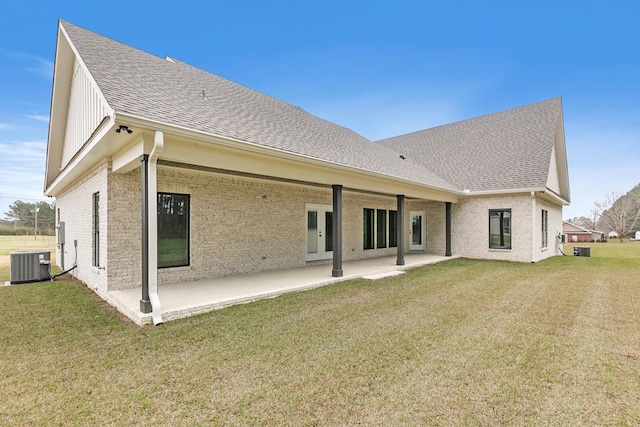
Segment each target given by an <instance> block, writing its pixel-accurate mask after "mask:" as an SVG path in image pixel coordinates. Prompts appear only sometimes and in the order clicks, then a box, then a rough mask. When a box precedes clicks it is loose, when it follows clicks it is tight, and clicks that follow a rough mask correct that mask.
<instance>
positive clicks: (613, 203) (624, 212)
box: [596, 192, 640, 239]
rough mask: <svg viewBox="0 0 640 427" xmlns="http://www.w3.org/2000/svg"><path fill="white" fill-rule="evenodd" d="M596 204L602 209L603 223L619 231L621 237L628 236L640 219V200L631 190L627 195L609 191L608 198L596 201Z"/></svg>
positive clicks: (612, 229) (610, 228)
mask: <svg viewBox="0 0 640 427" xmlns="http://www.w3.org/2000/svg"><path fill="white" fill-rule="evenodd" d="M596 206H597V207H598V208H600V209H602V216H601V218H602V219H601V223H602V224H604V225H605V226H606V227H607V228H608V230H610V231H615V232H616V233H618V237H620V238H621V239H623V238H625V237H627V235H628V234H629V233H631V232H632V231H633V230H634V229H635V228H636V224H638V221H639V220H640V202H639V200H638V199H637V198H634V197H633V195H632V194H631V192H629V193H627V194H625V195H620V194H618V193H616V192H611V193H608V194H607V198H606V200H605V201H603V202H600V203H596Z"/></svg>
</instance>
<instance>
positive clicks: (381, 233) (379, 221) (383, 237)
mask: <svg viewBox="0 0 640 427" xmlns="http://www.w3.org/2000/svg"><path fill="white" fill-rule="evenodd" d="M376 247H378V248H386V247H387V211H385V210H382V209H378V210H377V211H376Z"/></svg>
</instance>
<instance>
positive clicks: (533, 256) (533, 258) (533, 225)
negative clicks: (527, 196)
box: [531, 191, 536, 262]
mask: <svg viewBox="0 0 640 427" xmlns="http://www.w3.org/2000/svg"><path fill="white" fill-rule="evenodd" d="M535 236H536V192H535V191H532V192H531V262H536V237H535Z"/></svg>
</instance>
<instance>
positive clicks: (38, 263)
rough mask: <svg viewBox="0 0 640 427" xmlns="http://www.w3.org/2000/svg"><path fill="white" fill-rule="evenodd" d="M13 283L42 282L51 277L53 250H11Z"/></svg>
mask: <svg viewBox="0 0 640 427" xmlns="http://www.w3.org/2000/svg"><path fill="white" fill-rule="evenodd" d="M10 262H11V284H12V285H13V284H17V283H29V282H42V281H43V280H48V279H50V278H51V275H50V274H49V263H50V262H51V252H43V251H23V252H11V256H10Z"/></svg>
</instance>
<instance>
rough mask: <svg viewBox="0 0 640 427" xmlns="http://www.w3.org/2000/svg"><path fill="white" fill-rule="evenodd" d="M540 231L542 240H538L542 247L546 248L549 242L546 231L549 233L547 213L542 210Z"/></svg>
mask: <svg viewBox="0 0 640 427" xmlns="http://www.w3.org/2000/svg"><path fill="white" fill-rule="evenodd" d="M541 231H542V240H540V241H541V242H542V247H543V248H546V247H547V245H548V244H549V240H548V235H549V233H548V231H549V212H548V211H547V210H546V209H542V226H541Z"/></svg>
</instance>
